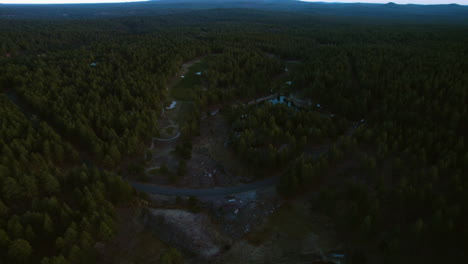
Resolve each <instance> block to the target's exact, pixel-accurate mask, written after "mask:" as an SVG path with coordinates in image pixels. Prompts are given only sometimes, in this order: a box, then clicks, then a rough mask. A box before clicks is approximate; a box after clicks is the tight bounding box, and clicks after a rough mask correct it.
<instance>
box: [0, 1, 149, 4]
mask: <svg viewBox="0 0 468 264" xmlns="http://www.w3.org/2000/svg"><path fill="white" fill-rule="evenodd" d="M145 1H149V0H0V4H90V3H128V2H145Z"/></svg>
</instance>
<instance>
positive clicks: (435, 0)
mask: <svg viewBox="0 0 468 264" xmlns="http://www.w3.org/2000/svg"><path fill="white" fill-rule="evenodd" d="M143 1H147V0H0V3H2V4H51V3H53V4H59V3H62V4H63V3H65V4H76V3H117V2H143ZM187 1H190V0H187ZM301 1H306V2H341V3H356V2H360V3H387V2H395V3H397V4H452V3H457V4H461V5H468V0H393V1H392V0H301Z"/></svg>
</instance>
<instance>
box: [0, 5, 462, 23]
mask: <svg viewBox="0 0 468 264" xmlns="http://www.w3.org/2000/svg"><path fill="white" fill-rule="evenodd" d="M0 1H1V0H0ZM356 1H359V0H356ZM239 8H241V9H255V10H268V11H279V12H290V13H298V14H301V15H309V16H320V17H329V18H331V17H333V18H338V17H339V18H346V19H351V18H357V17H359V18H360V19H371V20H373V21H374V22H376V23H380V22H384V23H410V24H414V23H419V24H441V23H442V24H467V25H468V6H463V5H457V4H447V5H415V4H408V5H399V4H396V3H394V2H388V3H386V4H370V3H325V2H303V1H299V0H151V1H147V2H134V3H116V4H99V5H96V4H94V5H90V4H79V5H70V4H69V5H40V6H38V5H21V6H18V5H8V4H2V5H0V19H22V18H28V19H30V18H38V19H44V18H47V19H81V18H100V17H121V16H138V15H142V16H155V15H161V14H168V13H177V12H189V11H196V10H210V9H239ZM64 14H67V15H66V16H64Z"/></svg>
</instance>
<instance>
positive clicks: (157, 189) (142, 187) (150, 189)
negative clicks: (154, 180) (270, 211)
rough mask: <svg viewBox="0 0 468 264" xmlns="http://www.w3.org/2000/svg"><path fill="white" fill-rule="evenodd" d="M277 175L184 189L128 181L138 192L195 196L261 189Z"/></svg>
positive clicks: (274, 184)
mask: <svg viewBox="0 0 468 264" xmlns="http://www.w3.org/2000/svg"><path fill="white" fill-rule="evenodd" d="M278 180H279V177H272V178H268V179H265V180H260V181H256V182H253V183H248V184H242V185H238V186H233V187H214V188H208V189H185V188H174V187H168V186H159V185H153V184H145V183H137V182H130V184H131V185H132V186H133V187H134V188H135V189H136V190H138V191H140V192H146V193H149V194H160V195H169V196H195V197H207V196H225V195H232V194H236V193H243V192H248V191H254V190H259V189H263V188H266V187H271V186H276V184H277V183H278Z"/></svg>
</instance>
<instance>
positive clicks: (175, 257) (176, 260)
mask: <svg viewBox="0 0 468 264" xmlns="http://www.w3.org/2000/svg"><path fill="white" fill-rule="evenodd" d="M159 261H160V263H161V264H183V263H184V258H183V257H182V254H180V252H179V251H178V250H177V249H175V248H171V249H169V250H168V251H166V252H164V253H162V254H161V257H160V258H159Z"/></svg>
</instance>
